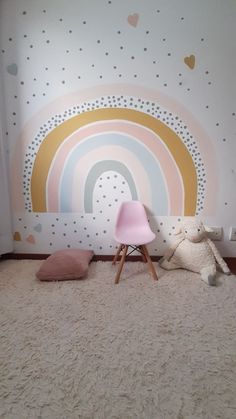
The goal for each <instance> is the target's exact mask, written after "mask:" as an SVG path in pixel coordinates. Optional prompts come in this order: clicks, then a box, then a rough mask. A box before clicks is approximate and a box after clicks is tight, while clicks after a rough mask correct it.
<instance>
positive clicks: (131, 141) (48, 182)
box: [18, 95, 214, 216]
mask: <svg viewBox="0 0 236 419" xmlns="http://www.w3.org/2000/svg"><path fill="white" fill-rule="evenodd" d="M152 100H153V99H152ZM161 109H162V110H161ZM205 151H207V149H205ZM205 154H206V153H205ZM204 160H205V162H206V159H205V158H204V148H202V147H201V144H200V146H199V144H198V142H197V141H196V139H195V138H194V137H193V133H192V132H191V131H190V129H189V128H188V127H187V125H186V122H183V121H182V120H181V119H180V118H179V116H176V114H174V113H173V112H170V111H169V112H167V111H166V110H163V108H161V107H160V103H158V104H157V103H156V101H155V102H154V101H152V102H149V101H147V100H146V99H145V100H143V98H142V99H140V98H134V97H133V96H132V97H130V96H129V97H127V96H116V95H113V96H112V97H111V96H109V95H108V96H105V95H103V96H102V97H101V96H100V97H99V98H98V99H93V100H91V102H90V101H85V102H82V103H81V102H80V103H79V104H78V103H77V105H76V106H73V107H70V108H68V109H67V110H65V111H64V113H63V112H61V113H60V114H54V115H53V116H51V118H49V119H48V120H47V122H46V123H44V124H43V125H42V126H41V127H40V129H39V131H38V134H37V135H34V139H33V140H32V139H31V141H28V142H26V144H25V164H24V172H23V178H24V181H23V196H24V207H25V209H26V210H28V211H33V212H43V213H46V212H53V213H57V212H60V213H68V212H84V213H93V211H94V208H93V195H94V189H95V185H96V182H97V181H98V179H99V177H100V176H101V175H102V174H104V173H105V172H109V171H113V172H114V171H115V172H116V173H118V174H120V175H121V176H123V178H124V179H125V182H126V183H127V184H128V187H129V190H130V194H131V197H132V199H139V200H141V201H142V202H143V203H144V204H145V205H147V206H148V208H150V209H151V210H152V213H153V214H154V215H168V216H169V215H184V216H193V215H195V214H198V213H200V212H201V211H203V210H204V209H205V206H206V205H207V189H209V188H208V184H209V175H208V176H207V178H208V182H207V181H206V173H207V168H206V165H205V162H204ZM208 169H209V168H208ZM211 169H212V168H211ZM208 173H209V170H208ZM211 173H212V176H214V170H213V172H212V170H211ZM18 179H19V177H18Z"/></svg>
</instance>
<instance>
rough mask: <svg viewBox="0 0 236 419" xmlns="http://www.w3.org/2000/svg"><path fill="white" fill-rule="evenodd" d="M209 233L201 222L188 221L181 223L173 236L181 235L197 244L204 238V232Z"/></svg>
mask: <svg viewBox="0 0 236 419" xmlns="http://www.w3.org/2000/svg"><path fill="white" fill-rule="evenodd" d="M210 231H211V230H210V229H209V228H207V227H204V226H203V224H202V222H199V223H198V222H196V221H191V222H190V221H188V222H185V223H183V224H182V226H181V227H180V229H179V230H178V231H177V232H176V233H175V234H176V235H177V234H182V236H183V237H184V238H185V239H187V240H189V241H190V242H193V243H198V242H200V241H201V240H202V239H203V238H204V237H206V232H210Z"/></svg>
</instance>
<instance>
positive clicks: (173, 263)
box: [159, 219, 230, 285]
mask: <svg viewBox="0 0 236 419" xmlns="http://www.w3.org/2000/svg"><path fill="white" fill-rule="evenodd" d="M210 231H211V230H210V229H209V228H207V227H204V225H203V223H202V222H201V221H198V220H197V219H193V220H191V219H190V220H186V221H184V222H183V223H182V224H181V226H180V229H179V230H178V231H176V233H175V234H176V235H177V239H176V242H175V243H174V244H173V245H172V246H171V247H170V248H169V249H167V251H166V253H165V255H164V257H163V258H162V259H161V261H160V262H159V264H160V266H161V267H162V268H164V269H167V270H171V269H178V268H182V269H187V270H189V271H193V272H197V273H200V275H201V279H202V280H203V281H204V282H206V283H207V284H208V285H216V279H215V278H216V264H217V263H218V264H219V265H220V267H221V269H222V271H223V272H224V273H225V274H230V270H229V268H228V266H227V265H226V263H225V261H224V260H223V259H222V257H221V255H220V253H219V251H218V250H217V248H216V246H215V245H214V243H213V242H212V241H211V240H210V239H209V238H208V237H207V232H210Z"/></svg>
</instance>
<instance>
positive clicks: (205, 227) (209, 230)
mask: <svg viewBox="0 0 236 419" xmlns="http://www.w3.org/2000/svg"><path fill="white" fill-rule="evenodd" d="M204 229H205V231H206V232H207V233H213V232H214V230H212V228H210V227H207V226H204Z"/></svg>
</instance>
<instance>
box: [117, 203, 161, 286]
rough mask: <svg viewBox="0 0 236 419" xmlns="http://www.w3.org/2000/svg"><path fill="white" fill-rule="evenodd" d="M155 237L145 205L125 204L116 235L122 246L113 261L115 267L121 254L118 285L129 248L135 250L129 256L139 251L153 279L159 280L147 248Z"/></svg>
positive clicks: (120, 212)
mask: <svg viewBox="0 0 236 419" xmlns="http://www.w3.org/2000/svg"><path fill="white" fill-rule="evenodd" d="M155 237H156V236H155V234H154V233H153V232H152V230H151V229H150V227H149V223H148V219H147V214H146V211H145V208H144V206H143V204H142V203H141V202H139V201H129V202H123V203H122V204H121V206H120V209H119V211H118V215H117V220H116V226H115V235H114V238H115V240H116V241H117V242H118V243H120V244H119V248H118V250H117V253H116V255H115V257H114V259H113V262H112V264H113V265H115V263H116V262H117V260H118V258H119V256H120V254H121V260H120V264H119V269H118V272H117V274H116V279H115V283H116V284H118V282H119V280H120V274H121V271H122V269H123V265H124V262H125V258H126V256H127V252H128V248H129V246H130V247H132V249H133V250H131V252H130V253H129V255H130V254H131V253H133V252H134V251H135V250H138V251H139V252H140V253H141V254H142V258H143V261H144V262H147V263H148V265H149V268H150V271H151V273H152V276H153V278H154V279H155V280H157V279H158V277H157V274H156V271H155V268H154V266H153V264H152V261H151V258H150V255H149V253H148V250H147V247H146V244H148V243H150V242H152V241H153V240H154V239H155Z"/></svg>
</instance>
